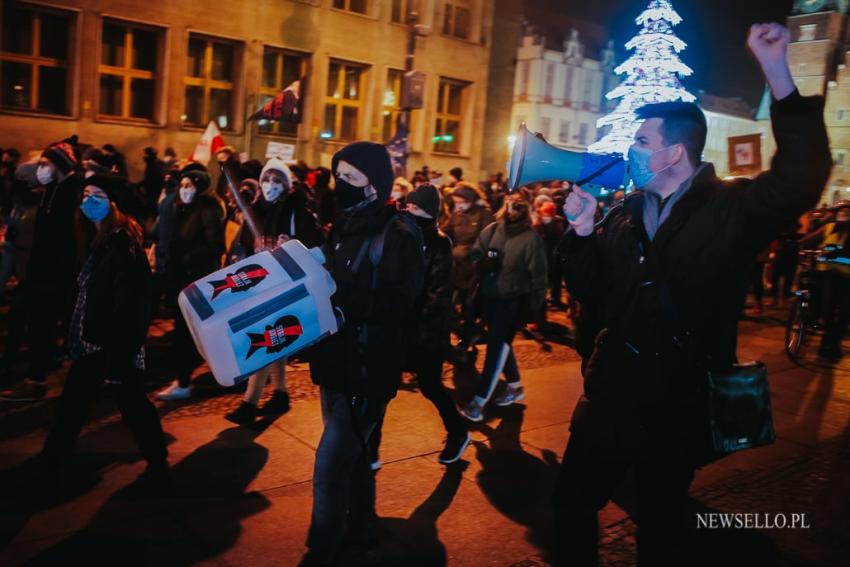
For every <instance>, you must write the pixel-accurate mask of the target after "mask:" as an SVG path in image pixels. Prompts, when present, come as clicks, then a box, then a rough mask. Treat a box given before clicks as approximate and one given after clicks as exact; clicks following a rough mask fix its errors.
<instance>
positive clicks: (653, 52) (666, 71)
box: [589, 0, 696, 154]
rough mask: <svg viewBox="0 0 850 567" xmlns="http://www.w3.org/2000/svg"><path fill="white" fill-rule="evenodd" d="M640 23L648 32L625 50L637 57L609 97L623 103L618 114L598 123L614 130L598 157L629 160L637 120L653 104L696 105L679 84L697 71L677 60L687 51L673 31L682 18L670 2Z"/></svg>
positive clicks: (656, 3)
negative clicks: (605, 155)
mask: <svg viewBox="0 0 850 567" xmlns="http://www.w3.org/2000/svg"><path fill="white" fill-rule="evenodd" d="M635 21H636V22H637V24H638V25H640V26H643V27H642V29H641V30H640V33H639V34H638V35H637V36H635V37H633V38H632V39H631V40H630V41H629V42H628V43H627V44H626V48H627V49H630V50H631V49H634V53H633V54H632V56H631V57H629V58H628V59H627V60H626V61H625V62H623V64H622V65H620V66H619V67H617V68H616V69H614V72H615V73H617V74H618V75H623V74H625V75H626V78H625V79H624V80H623V82H622V83H621V84H620V85H619V86H618V87H616V88H615V89H613V90H612V91H611V92H609V93H608V94H607V95H606V96H607V98H608V99H609V100H614V99H617V98H619V99H621V100H620V102H619V103H618V104H617V107H616V108H615V109H614V111H613V112H611V113H610V114H608V115H606V116H603V117H602V118H600V119H599V120H598V121H597V122H596V126H597V128H603V127H605V126H611V130H610V131H609V132H608V133H607V134H606V135H605V136H604V137H603V138H602V139H601V140H599V141H598V142H596V143H594V144H592V145H591V146H590V148H589V150H590V151H591V152H593V153H620V154H625V153H626V152H627V151H628V149H629V146H630V145H631V144H632V141H633V139H634V134H635V131H636V130H637V129H638V126H640V123H639V122H638V121H637V119H636V118H635V114H634V111H635V110H636V109H637V108H640V107H641V106H643V105H645V104H650V103H653V102H668V101H674V100H682V101H685V102H691V101H693V100H696V98H695V97H694V96H693V95H692V94H691V93H689V92H688V91H686V90H685V88H684V87H683V86H682V83H681V82H680V81H679V77H687V76H688V75H690V74H691V73H693V71H692V70H691V69H690V67H688V66H687V65H685V64H684V63H682V61H681V59H679V55H678V54H679V52H681V51H682V50H683V49H685V47H686V45H685V42H683V41H682V40H681V39H679V38H678V37H676V34H675V33H673V26H676V25H678V24H679V23H680V22H681V21H682V18H681V16H679V14H677V13H676V10H674V9H673V5H672V4H671V2H670V1H669V0H652V1H651V2H650V3H649V6H648V7H647V9H646V10H644V11H643V13H642V14H641V15H640V16H638V18H637V20H635Z"/></svg>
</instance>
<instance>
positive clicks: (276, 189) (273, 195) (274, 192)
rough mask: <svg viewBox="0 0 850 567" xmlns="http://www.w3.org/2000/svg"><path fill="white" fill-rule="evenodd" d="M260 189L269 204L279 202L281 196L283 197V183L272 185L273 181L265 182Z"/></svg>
mask: <svg viewBox="0 0 850 567" xmlns="http://www.w3.org/2000/svg"><path fill="white" fill-rule="evenodd" d="M260 189H262V190H263V198H264V199H265V200H266V201H268V202H269V203H273V202H275V201H277V200H278V199H279V198H280V196H281V195H283V184H282V183H272V182H271V181H264V182H263V184H262V185H260Z"/></svg>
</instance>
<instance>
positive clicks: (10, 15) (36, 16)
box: [0, 2, 74, 114]
mask: <svg viewBox="0 0 850 567" xmlns="http://www.w3.org/2000/svg"><path fill="white" fill-rule="evenodd" d="M73 22H74V17H73V16H72V15H71V14H68V13H66V12H61V11H57V10H49V9H42V8H36V7H35V6H29V5H26V4H18V3H16V2H6V3H5V4H4V7H3V28H2V43H0V106H2V107H4V108H10V109H19V110H30V111H36V112H44V113H48V114H69V106H70V105H69V101H70V80H69V77H70V74H69V65H70V54H71V47H70V46H71V42H72V37H71V36H72V24H73Z"/></svg>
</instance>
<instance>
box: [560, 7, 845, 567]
mask: <svg viewBox="0 0 850 567" xmlns="http://www.w3.org/2000/svg"><path fill="white" fill-rule="evenodd" d="M788 42H789V32H788V30H787V29H786V28H785V27H783V26H782V25H780V24H776V23H771V24H756V25H754V26H752V28H751V29H750V32H749V37H748V39H747V45H748V47H749V49H750V51H751V52H752V54H753V55H754V56H755V58H756V60H757V61H758V63H759V65H760V66H761V69H762V71H763V72H764V75H765V78H766V79H767V82H768V83H769V85H770V89H771V91H772V94H773V104H772V108H771V115H772V123H773V130H774V135H775V138H776V143H777V151H776V155H775V157H774V158H773V161H772V163H771V168H770V170H769V171H766V172H764V173H762V174H760V175H759V176H758V177H756V178H755V179H753V180H748V179H736V180H733V181H729V182H724V181H721V180H720V179H718V177H717V176H716V175H715V172H714V167H713V166H712V165H711V164H709V163H705V162H703V161H701V155H702V152H703V148H704V146H705V139H706V130H707V128H706V120H705V116H704V115H703V113H702V111H701V110H700V109H699V107H698V106H696V105H695V104H692V103H683V102H670V103H660V104H652V105H648V106H646V107H643V108H641V109H639V110H638V112H637V114H638V117H639V118H641V119H643V120H644V122H643V123H642V125H641V126H640V128H639V130H638V131H637V133H636V135H635V139H634V144H633V146H632V147H631V148H630V150H629V156H628V157H629V174H630V176H631V178H632V180H633V181H634V183H635V185H636V187H637V188H638V189H639V190H638V191H634V192H633V193H632V194H631V195H629V196H628V197H626V198H625V199H624V200H623V201H622V202H621V203H620V204H618V205H617V206H615V207H613V208H612V209H611V211H610V212H609V214H608V215H607V216H606V217H605V218H604V219H603V220H602V221H600V222H599V223H598V224H597V223H594V214H595V212H596V199H595V198H594V197H593V195H592V194H591V193H589V192H588V191H585V190H583V189H582V188H580V187H575V188H574V189H573V191H572V193H571V194H570V195H569V197H568V198H567V201H566V204H565V206H564V212H565V214H566V216H567V218H568V220H569V224H570V230H569V231H568V232H567V234H566V235H565V236H564V239H563V240H562V242H561V244H560V246H559V253H560V255H561V258H562V262H563V268H564V272H565V278H566V282H567V287H568V289H569V292H570V294H571V296H572V297H574V298H575V299H576V300H578V301H579V302H580V303H581V304H582V307H583V309H582V311H583V312H584V311H585V309H584V307H585V306H586V307H587V309H586V311H587V312H592V313H598V314H599V316H598V320H597V321H583V322H582V324H584V325H587V326H592V327H593V329H592V332H593V334H594V335H595V336H596V340H595V343H594V345H593V349H592V354H590V356H589V359H588V360H587V361H586V367H585V368H584V396H582V397H581V399H580V400H579V401H578V403H577V405H576V408H575V410H574V412H573V415H572V421H571V425H570V431H571V436H570V439H569V443H568V445H567V449H566V452H565V454H564V459H563V462H562V465H561V473H560V478H559V481H558V486H557V489H556V493H555V511H556V519H557V521H556V526H557V529H558V534H557V536H556V538H555V539H556V541H559V542H563V547H562V548H561V549H559V550H558V551H559V554H558V559H559V560H560V561H561V562H564V563H568V564H569V565H596V564H597V561H598V558H597V540H598V534H597V511H598V510H600V509H601V508H602V507H603V506H605V504H606V503H607V501H608V500H609V499H610V497H611V493H612V491H613V489H614V488H615V487H616V486H617V485H618V483H619V482H620V481H621V480H622V479H623V478H624V476H625V473H626V471H627V469H629V468H631V467H634V471H635V480H636V483H635V485H636V493H637V523H638V530H637V550H638V564H639V565H686V564H688V563H690V562H689V561H687V560H685V559H684V558H683V557H682V556H681V552H682V551H683V550H684V549H686V547H687V544H686V543H685V542H686V541H687V532H686V530H687V529H688V528H689V527H690V526H693V525H695V521H694V518H689V517H687V516H686V515H685V503H686V501H687V496H688V489H689V487H690V484H691V481H692V480H693V476H694V471H695V469H697V468H699V467H700V466H703V465H705V464H707V463H708V462H711V461H712V460H715V459H717V458H718V457H719V456H720V455H719V454H718V453H717V451H716V449H715V452H714V453H712V452H711V448H710V444H708V443H703V439H705V437H706V434H705V431H707V430H708V426H707V423H706V422H707V418H706V411H705V408H706V407H707V406H708V401H707V400H708V396H707V394H706V386H705V385H706V384H707V382H706V376H708V375H709V373H712V374H711V375H712V376H714V375H716V374H717V373H719V372H724V371H726V370H727V369H731V368H736V367H735V366H734V365H735V363H736V362H737V359H736V340H737V320H738V314H739V313H740V309H741V304H742V301H743V297H744V294H745V293H746V283H747V276H748V274H749V266H750V265H751V263H752V262H753V260H754V258H755V256H756V254H757V253H758V252H759V251H760V250H762V249H764V248H765V247H766V246H767V245H768V244H769V243H770V242H771V241H772V240H773V239H775V238H776V237H778V236H779V235H780V234H781V233H782V232H783V231H784V230H785V229H787V228H788V227H789V226H793V223H794V222H795V221H796V219H797V218H798V217H799V216H800V215H801V214H802V213H803V212H804V211H806V210H808V209H810V208H811V207H813V206H814V205H815V204H816V203H817V201H818V198H819V197H820V194H821V192H822V190H823V188H824V185H825V184H826V181H827V179H828V177H829V174H830V169H831V165H832V160H831V156H830V151H829V141H828V139H827V134H826V128H825V125H824V120H823V106H824V103H823V99H822V97H803V96H801V95H800V93H799V92H798V91H797V90H796V87H795V85H794V82H793V80H792V78H791V72H790V70H789V67H788V63H787V47H788ZM768 413H769V404H768ZM771 427H772V426H771ZM771 433H772V429H771ZM707 447H708V449H707Z"/></svg>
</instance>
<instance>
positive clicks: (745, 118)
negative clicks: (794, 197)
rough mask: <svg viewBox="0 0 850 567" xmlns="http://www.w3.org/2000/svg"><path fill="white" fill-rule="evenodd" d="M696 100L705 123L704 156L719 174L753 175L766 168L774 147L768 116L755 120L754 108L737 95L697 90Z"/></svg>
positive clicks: (720, 175) (721, 175)
mask: <svg viewBox="0 0 850 567" xmlns="http://www.w3.org/2000/svg"><path fill="white" fill-rule="evenodd" d="M697 104H699V106H700V108H701V109H702V111H703V113H704V114H705V119H706V122H707V124H708V135H707V136H706V141H705V150H704V151H703V160H704V161H707V162H710V163H712V164H714V169H715V172H716V173H717V175H718V177H721V178H723V177H727V176H746V177H752V176H754V175H756V174H758V173H760V172H761V171H763V170H765V169H767V168H768V166H769V164H770V158H771V157H772V156H773V153H774V151H775V149H776V143H775V142H774V140H773V134H772V132H771V124H770V120H769V116H768V119H767V120H758V119H757V118H756V116H755V114H756V113H755V111H754V109H753V108H751V107H750V106H749V105H748V104H747V103H746V101H744V100H743V99H740V98H725V97H718V96H714V95H710V94H707V93H704V92H699V93H698V94H697ZM736 147H737V148H738V152H737V159H736V155H735V153H736V152H735V150H736ZM744 150H747V151H748V153H747V154H745V153H743V152H744Z"/></svg>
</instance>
